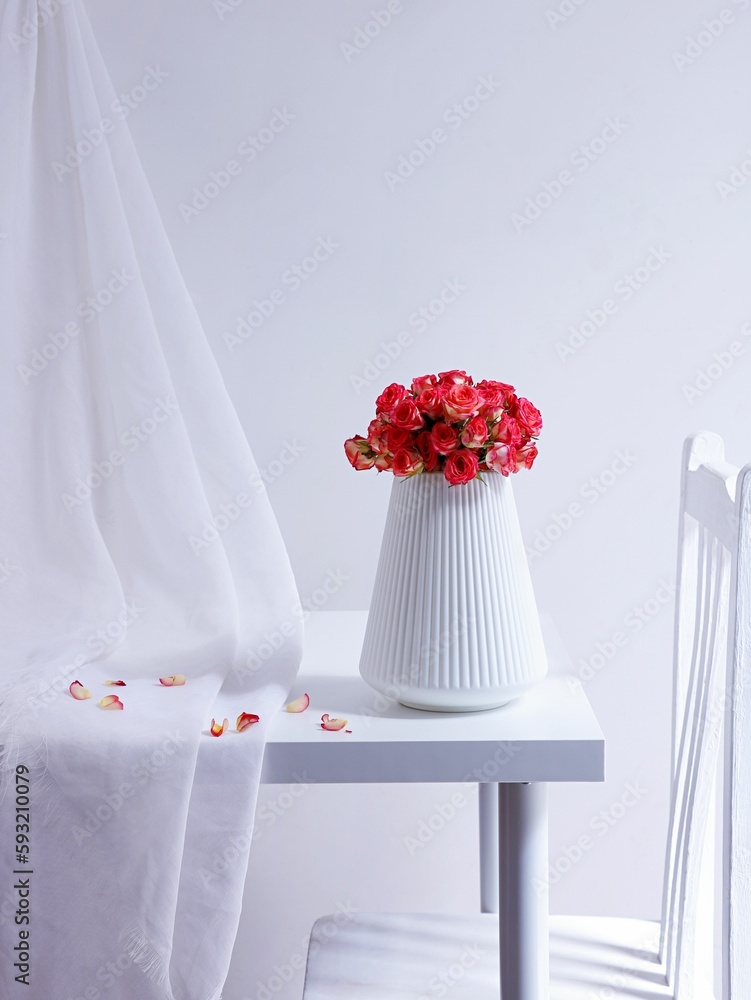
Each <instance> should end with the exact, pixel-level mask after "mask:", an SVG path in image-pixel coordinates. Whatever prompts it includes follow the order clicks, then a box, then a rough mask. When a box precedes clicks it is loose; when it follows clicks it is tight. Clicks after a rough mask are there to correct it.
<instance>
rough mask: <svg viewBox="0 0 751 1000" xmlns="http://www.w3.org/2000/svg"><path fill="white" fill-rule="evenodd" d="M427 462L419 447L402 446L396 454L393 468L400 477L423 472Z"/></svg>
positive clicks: (403, 477)
mask: <svg viewBox="0 0 751 1000" xmlns="http://www.w3.org/2000/svg"><path fill="white" fill-rule="evenodd" d="M424 468H425V462H424V461H423V458H422V455H421V454H420V452H419V451H418V450H417V448H400V449H399V451H397V453H396V454H395V455H394V461H393V462H392V465H391V470H392V472H393V473H394V475H395V476H397V477H398V478H399V479H405V478H406V477H407V476H414V475H416V473H418V472H422V471H423V469H424Z"/></svg>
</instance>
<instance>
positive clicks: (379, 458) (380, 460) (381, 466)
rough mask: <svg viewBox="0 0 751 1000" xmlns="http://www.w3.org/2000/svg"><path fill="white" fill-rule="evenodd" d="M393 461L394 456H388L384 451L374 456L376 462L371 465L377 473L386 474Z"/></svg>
mask: <svg viewBox="0 0 751 1000" xmlns="http://www.w3.org/2000/svg"><path fill="white" fill-rule="evenodd" d="M393 460H394V456H393V455H391V454H389V452H387V451H384V452H383V454H382V455H376V460H375V462H374V463H373V465H374V466H375V467H376V469H378V471H379V472H388V471H389V469H390V468H391V463H392V462H393Z"/></svg>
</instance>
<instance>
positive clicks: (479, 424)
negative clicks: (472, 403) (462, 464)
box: [460, 417, 488, 448]
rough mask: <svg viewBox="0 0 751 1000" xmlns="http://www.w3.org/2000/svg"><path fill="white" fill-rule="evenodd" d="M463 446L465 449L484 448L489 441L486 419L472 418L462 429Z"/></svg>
mask: <svg viewBox="0 0 751 1000" xmlns="http://www.w3.org/2000/svg"><path fill="white" fill-rule="evenodd" d="M460 437H461V440H462V444H463V445H464V447H465V448H482V446H483V445H484V444H485V442H486V441H487V440H488V424H487V421H486V420H485V418H484V417H472V419H471V420H468V421H467V423H466V424H465V425H464V427H463V428H462V432H461V435H460Z"/></svg>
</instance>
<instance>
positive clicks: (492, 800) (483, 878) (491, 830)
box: [478, 782, 498, 913]
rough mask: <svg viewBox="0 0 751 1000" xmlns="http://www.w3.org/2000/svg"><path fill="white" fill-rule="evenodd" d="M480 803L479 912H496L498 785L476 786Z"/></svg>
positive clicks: (486, 783)
mask: <svg viewBox="0 0 751 1000" xmlns="http://www.w3.org/2000/svg"><path fill="white" fill-rule="evenodd" d="M478 792H479V796H480V798H479V805H480V912H481V913H498V785H496V784H493V783H490V782H483V783H482V784H481V785H479V786H478Z"/></svg>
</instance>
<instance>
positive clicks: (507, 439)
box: [490, 413, 522, 446]
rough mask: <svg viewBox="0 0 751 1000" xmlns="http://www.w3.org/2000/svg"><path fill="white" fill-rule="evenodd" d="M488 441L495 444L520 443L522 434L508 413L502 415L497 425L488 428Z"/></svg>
mask: <svg viewBox="0 0 751 1000" xmlns="http://www.w3.org/2000/svg"><path fill="white" fill-rule="evenodd" d="M490 440H491V441H493V442H494V443H496V444H513V445H514V446H516V445H518V444H521V443H522V432H521V428H520V427H519V424H518V423H517V422H516V420H515V419H514V418H513V417H510V416H509V415H508V413H504V414H503V415H502V417H501V419H500V420H499V421H497V423H495V424H493V426H492V427H491V428H490Z"/></svg>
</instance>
